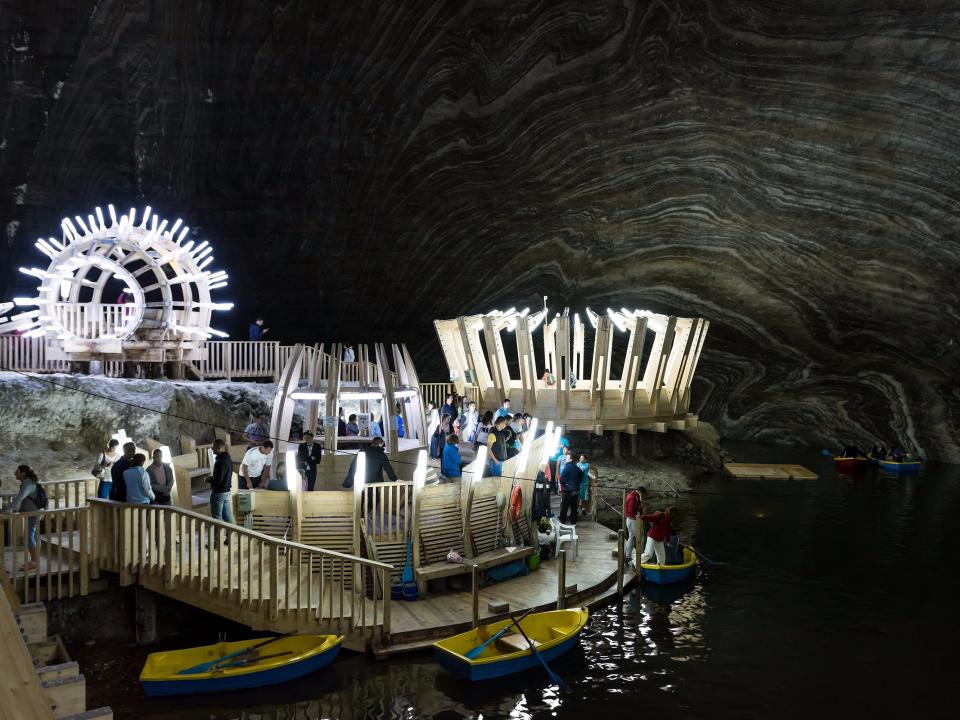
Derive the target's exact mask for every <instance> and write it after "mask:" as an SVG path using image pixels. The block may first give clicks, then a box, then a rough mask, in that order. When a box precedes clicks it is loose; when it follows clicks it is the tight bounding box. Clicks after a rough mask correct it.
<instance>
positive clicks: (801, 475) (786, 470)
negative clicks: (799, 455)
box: [723, 463, 817, 480]
mask: <svg viewBox="0 0 960 720" xmlns="http://www.w3.org/2000/svg"><path fill="white" fill-rule="evenodd" d="M723 467H724V469H725V470H726V471H727V472H728V473H730V474H731V475H733V476H734V477H735V478H738V479H741V480H816V479H817V474H816V473H815V472H813V471H812V470H807V468H805V467H803V465H776V464H771V463H726V464H724V466H723Z"/></svg>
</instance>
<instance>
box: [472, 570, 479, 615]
mask: <svg viewBox="0 0 960 720" xmlns="http://www.w3.org/2000/svg"><path fill="white" fill-rule="evenodd" d="M470 579H471V581H472V582H471V588H472V590H471V592H472V594H473V627H475V628H476V627H480V567H479V566H478V565H473V566H472V567H471V568H470Z"/></svg>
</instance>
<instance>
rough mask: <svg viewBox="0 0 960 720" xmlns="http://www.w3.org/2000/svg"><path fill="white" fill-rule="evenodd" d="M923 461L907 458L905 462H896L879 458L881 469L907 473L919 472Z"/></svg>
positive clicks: (889, 471)
mask: <svg viewBox="0 0 960 720" xmlns="http://www.w3.org/2000/svg"><path fill="white" fill-rule="evenodd" d="M922 464H923V463H921V462H920V461H919V460H905V461H904V462H894V461H893V460H877V465H878V466H879V468H880V469H881V470H883V471H884V472H888V473H897V474H900V473H902V474H906V473H915V472H919V470H920V466H921V465H922Z"/></svg>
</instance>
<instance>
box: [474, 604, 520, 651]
mask: <svg viewBox="0 0 960 720" xmlns="http://www.w3.org/2000/svg"><path fill="white" fill-rule="evenodd" d="M532 612H533V608H530V609H529V610H527V611H526V612H525V613H524V614H523V615H521V616H520V619H521V620H523V619H524V618H525V617H526V616H527V615H529V614H530V613H532ZM509 629H510V626H509V625H506V626H505V627H503V628H502V629H501V630H500V631H499V632H497V634H496V635H494V636H493V637H492V638H490V639H489V640H487V641H486V642H485V643H483V644H482V645H477V646H476V647H475V648H472V649H470V650H467V652H465V653H464V654H463V656H464V657H465V658H467V660H476V659H477V658H478V657H480V655H481V654H483V651H484V650H486V649H487V646H488V645H489V644H490V643H492V642H493V641H494V640H499V639H500V636H502V635H504V634H506V632H507V631H508V630H509Z"/></svg>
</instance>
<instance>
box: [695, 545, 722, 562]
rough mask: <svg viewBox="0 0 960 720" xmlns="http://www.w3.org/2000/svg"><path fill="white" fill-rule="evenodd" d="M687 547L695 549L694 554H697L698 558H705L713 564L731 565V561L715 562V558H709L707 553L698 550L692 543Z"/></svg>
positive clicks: (704, 559) (705, 560)
mask: <svg viewBox="0 0 960 720" xmlns="http://www.w3.org/2000/svg"><path fill="white" fill-rule="evenodd" d="M687 547H688V548H690V550H692V551H693V554H694V555H696V556H697V557H698V558H700V559H701V560H703V561H704V562H706V563H710V564H711V565H729V564H730V563H725V562H714V561H713V560H711V559H710V558H708V557H707V556H706V555H704V554H703V553H702V552H700V551H699V550H697V549H696V548H695V547H691V546H690V545H687Z"/></svg>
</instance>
